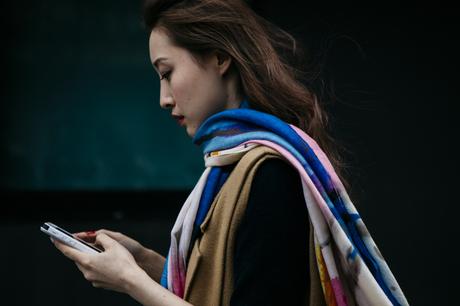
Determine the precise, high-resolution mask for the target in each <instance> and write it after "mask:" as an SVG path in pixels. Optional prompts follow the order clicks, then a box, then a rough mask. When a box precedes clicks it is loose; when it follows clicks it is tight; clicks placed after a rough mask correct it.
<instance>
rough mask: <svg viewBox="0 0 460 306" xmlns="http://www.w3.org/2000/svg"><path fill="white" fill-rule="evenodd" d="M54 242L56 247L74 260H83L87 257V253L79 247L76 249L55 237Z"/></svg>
mask: <svg viewBox="0 0 460 306" xmlns="http://www.w3.org/2000/svg"><path fill="white" fill-rule="evenodd" d="M53 243H54V245H55V246H56V248H57V249H58V250H59V251H61V252H62V254H64V256H66V257H67V258H70V259H72V260H73V261H77V262H82V261H83V260H85V259H86V257H87V255H86V254H85V253H83V252H81V251H79V250H77V249H74V248H72V247H70V246H68V245H66V244H64V243H62V242H60V241H58V240H56V239H53Z"/></svg>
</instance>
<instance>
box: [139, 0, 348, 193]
mask: <svg viewBox="0 0 460 306" xmlns="http://www.w3.org/2000/svg"><path fill="white" fill-rule="evenodd" d="M143 15H144V25H145V27H146V29H147V30H148V31H149V32H150V31H152V30H153V28H155V27H158V28H161V29H162V30H164V31H166V33H168V36H170V38H171V39H172V41H173V42H174V44H175V45H177V46H179V47H182V48H184V49H187V50H188V51H189V52H191V54H192V55H194V57H195V58H196V59H197V60H198V61H199V59H200V57H202V56H204V55H205V54H207V53H209V51H211V50H215V51H218V52H221V53H224V54H227V55H229V56H230V57H231V58H232V62H233V63H234V67H235V68H236V69H237V71H238V74H239V76H240V82H241V85H242V89H243V91H244V95H245V96H246V97H247V99H248V101H249V103H250V106H251V108H253V109H256V110H259V111H263V112H266V113H269V114H273V115H275V116H277V117H278V118H280V119H282V120H284V121H285V122H287V123H290V124H293V125H295V126H297V127H299V128H301V129H302V130H303V131H305V132H306V133H307V134H308V135H309V136H310V137H312V138H313V139H315V141H316V142H317V143H318V145H319V146H320V147H321V149H322V150H323V151H324V152H325V154H326V155H327V156H328V158H329V160H330V161H331V163H332V165H333V167H334V169H335V171H336V173H337V175H338V176H339V178H340V179H341V180H342V182H343V183H344V185H345V187H349V184H348V182H347V180H346V179H345V177H344V170H345V167H346V164H345V162H344V159H343V157H342V155H341V154H340V147H339V146H338V144H337V142H336V141H335V139H333V137H332V136H331V135H330V134H329V132H328V114H327V113H326V110H325V109H324V108H323V106H322V105H321V102H320V99H319V98H318V96H319V95H318V94H315V93H314V90H313V89H312V87H311V86H307V85H306V84H305V82H304V81H305V80H307V79H309V78H311V77H312V73H313V72H312V71H303V70H302V69H300V66H299V65H297V64H296V63H303V62H304V61H303V60H302V57H303V56H304V50H303V49H302V48H299V46H298V45H299V44H298V42H297V41H296V39H295V38H294V37H293V36H292V35H291V34H289V33H288V32H286V31H284V30H282V29H281V28H279V27H278V26H276V25H274V24H272V23H270V22H269V21H268V20H266V19H264V18H263V17H261V16H259V15H258V14H256V13H255V12H254V11H253V10H252V9H251V8H250V7H249V6H248V5H247V4H246V3H245V2H244V1H242V0H179V1H178V0H146V1H144V3H143Z"/></svg>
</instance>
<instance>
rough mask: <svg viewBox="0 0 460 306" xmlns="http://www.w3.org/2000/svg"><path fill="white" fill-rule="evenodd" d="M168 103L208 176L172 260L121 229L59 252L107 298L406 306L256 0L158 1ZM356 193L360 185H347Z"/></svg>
mask: <svg viewBox="0 0 460 306" xmlns="http://www.w3.org/2000/svg"><path fill="white" fill-rule="evenodd" d="M144 8H145V23H146V26H147V28H148V30H149V33H150V37H149V49H150V57H151V61H152V63H153V66H154V68H155V70H156V72H157V73H158V74H159V76H160V82H161V92H160V105H161V107H162V108H165V109H168V108H169V109H170V111H171V115H172V116H173V117H174V118H176V119H177V121H178V122H179V124H180V125H181V126H183V127H185V128H186V132H187V134H188V135H189V136H190V137H191V138H193V142H194V143H195V144H196V145H200V146H202V147H203V152H204V159H205V165H206V169H205V171H204V172H203V174H202V176H201V177H200V179H199V180H198V182H197V184H196V186H195V188H194V189H193V191H192V192H191V194H190V196H189V197H188V199H187V200H186V202H185V203H184V205H183V207H182V209H181V211H180V213H179V215H178V217H177V220H176V223H175V225H174V227H173V229H172V232H171V246H170V249H169V253H168V256H167V257H166V258H165V257H163V256H162V255H160V254H158V253H157V252H155V251H153V250H150V249H147V248H145V247H143V246H141V245H140V244H139V243H138V242H137V241H135V240H133V239H131V238H129V237H127V236H125V235H123V234H121V233H116V232H112V231H108V230H99V231H97V232H92V233H78V234H77V236H79V237H80V238H83V239H85V240H88V241H91V242H93V243H95V244H96V245H99V246H101V247H102V248H103V249H104V252H103V253H101V254H97V255H88V254H84V253H81V252H79V251H77V250H74V249H72V248H69V247H67V246H65V245H63V244H61V243H59V242H54V243H55V245H56V247H57V248H58V249H59V250H61V251H62V252H63V253H64V254H65V255H66V256H68V257H69V258H71V259H72V260H74V261H75V263H76V265H77V266H78V268H79V269H80V270H81V271H82V273H83V274H84V276H85V278H86V279H87V280H89V281H91V282H92V284H93V285H94V286H95V287H101V288H106V289H111V290H115V291H120V292H124V293H127V294H129V295H130V296H132V297H133V298H134V299H136V300H137V301H139V302H140V303H142V304H143V305H190V304H192V305H280V304H282V305H356V304H357V305H364V304H365V305H368V304H372V305H406V304H407V301H406V299H405V297H404V295H403V293H402V292H401V290H400V288H399V286H398V284H397V282H396V280H395V279H394V277H393V275H392V274H391V271H390V270H389V268H388V266H387V265H386V263H385V261H384V259H383V258H382V257H381V254H380V253H379V252H378V249H377V247H376V246H375V244H374V243H373V241H372V238H371V236H370V234H369V233H368V232H367V230H366V227H365V226H364V223H363V222H362V220H361V219H360V217H359V214H358V213H357V212H356V210H355V209H354V206H353V204H352V203H351V201H350V199H349V198H348V195H347V193H346V191H345V187H344V184H343V183H344V182H345V181H344V180H343V178H342V179H341V177H342V175H340V170H341V168H342V164H341V162H340V158H339V157H338V155H337V153H336V151H335V150H334V143H333V141H332V139H331V138H330V137H329V136H328V134H327V132H326V122H327V120H326V114H325V112H324V110H323V109H322V108H321V106H320V104H319V103H318V100H317V98H316V96H315V94H314V93H313V90H312V89H311V88H309V87H308V86H307V85H303V84H302V82H301V80H302V78H303V77H305V75H302V74H301V71H300V70H298V69H296V68H295V67H294V66H291V64H290V63H291V62H290V60H289V58H288V57H289V55H290V54H291V55H295V54H296V48H295V40H294V39H293V38H292V37H291V36H290V35H289V34H287V33H286V32H284V31H282V30H281V29H279V28H277V27H276V26H274V25H272V24H270V23H269V22H267V21H266V20H264V19H262V18H261V17H259V16H257V15H256V14H255V13H254V12H253V11H252V10H251V9H250V8H249V7H248V6H247V5H246V4H245V3H244V2H243V1H237V0H232V1H230V0H196V1H164V0H163V1H147V2H146V5H145V7H144ZM345 186H346V185H345Z"/></svg>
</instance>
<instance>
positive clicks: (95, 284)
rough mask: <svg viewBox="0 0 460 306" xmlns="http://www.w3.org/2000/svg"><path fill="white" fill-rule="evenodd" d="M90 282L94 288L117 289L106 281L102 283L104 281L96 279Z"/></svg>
mask: <svg viewBox="0 0 460 306" xmlns="http://www.w3.org/2000/svg"><path fill="white" fill-rule="evenodd" d="M91 284H92V285H93V287H94V288H100V289H106V290H113V291H117V290H116V289H115V288H114V287H113V286H111V285H110V284H108V283H104V282H100V281H97V282H96V281H94V282H91Z"/></svg>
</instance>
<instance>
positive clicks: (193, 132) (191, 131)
mask: <svg viewBox="0 0 460 306" xmlns="http://www.w3.org/2000/svg"><path fill="white" fill-rule="evenodd" d="M186 131H187V134H188V136H190V138H193V137H194V136H195V132H196V130H195V129H193V128H188V127H187V130H186Z"/></svg>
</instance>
